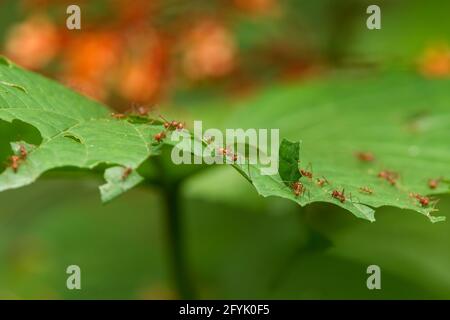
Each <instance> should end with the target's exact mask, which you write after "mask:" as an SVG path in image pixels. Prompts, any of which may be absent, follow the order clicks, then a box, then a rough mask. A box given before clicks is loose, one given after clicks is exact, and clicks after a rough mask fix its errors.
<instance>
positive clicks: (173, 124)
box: [159, 115, 185, 130]
mask: <svg viewBox="0 0 450 320" xmlns="http://www.w3.org/2000/svg"><path fill="white" fill-rule="evenodd" d="M159 117H160V118H161V119H163V120H164V128H166V129H167V130H183V129H184V127H185V124H184V123H182V122H179V121H175V120H172V121H167V120H166V119H164V117H163V116H161V115H160V116H159Z"/></svg>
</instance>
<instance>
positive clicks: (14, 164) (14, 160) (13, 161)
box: [9, 156, 22, 173]
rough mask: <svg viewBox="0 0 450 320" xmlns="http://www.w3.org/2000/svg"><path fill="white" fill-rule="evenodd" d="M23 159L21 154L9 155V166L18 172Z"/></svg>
mask: <svg viewBox="0 0 450 320" xmlns="http://www.w3.org/2000/svg"><path fill="white" fill-rule="evenodd" d="M21 161H22V159H21V158H20V157H19V156H11V157H9V167H11V169H12V170H13V171H14V172H15V173H16V172H17V170H18V169H19V166H20V163H21Z"/></svg>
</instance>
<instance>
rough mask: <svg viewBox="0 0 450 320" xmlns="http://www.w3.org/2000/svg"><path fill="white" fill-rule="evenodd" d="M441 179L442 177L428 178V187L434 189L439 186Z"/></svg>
mask: <svg viewBox="0 0 450 320" xmlns="http://www.w3.org/2000/svg"><path fill="white" fill-rule="evenodd" d="M441 180H442V178H439V179H430V180H428V187H429V188H430V189H436V188H437V187H438V186H439V183H440V182H441Z"/></svg>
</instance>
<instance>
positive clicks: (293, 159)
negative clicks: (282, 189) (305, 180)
mask: <svg viewBox="0 0 450 320" xmlns="http://www.w3.org/2000/svg"><path fill="white" fill-rule="evenodd" d="M278 155H279V169H278V170H279V174H280V177H281V179H282V180H283V182H284V183H285V184H286V185H287V186H289V185H290V184H291V183H292V182H295V181H298V179H300V177H301V174H300V171H299V170H298V161H299V156H300V142H291V141H289V140H286V139H283V141H281V145H280V151H279V154H278Z"/></svg>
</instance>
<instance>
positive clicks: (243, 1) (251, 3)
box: [234, 0, 277, 14]
mask: <svg viewBox="0 0 450 320" xmlns="http://www.w3.org/2000/svg"><path fill="white" fill-rule="evenodd" d="M234 3H235V5H236V6H237V7H238V8H240V9H242V10H244V11H247V12H250V13H254V14H266V13H269V12H272V10H273V9H274V8H275V6H276V4H277V0H234Z"/></svg>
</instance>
